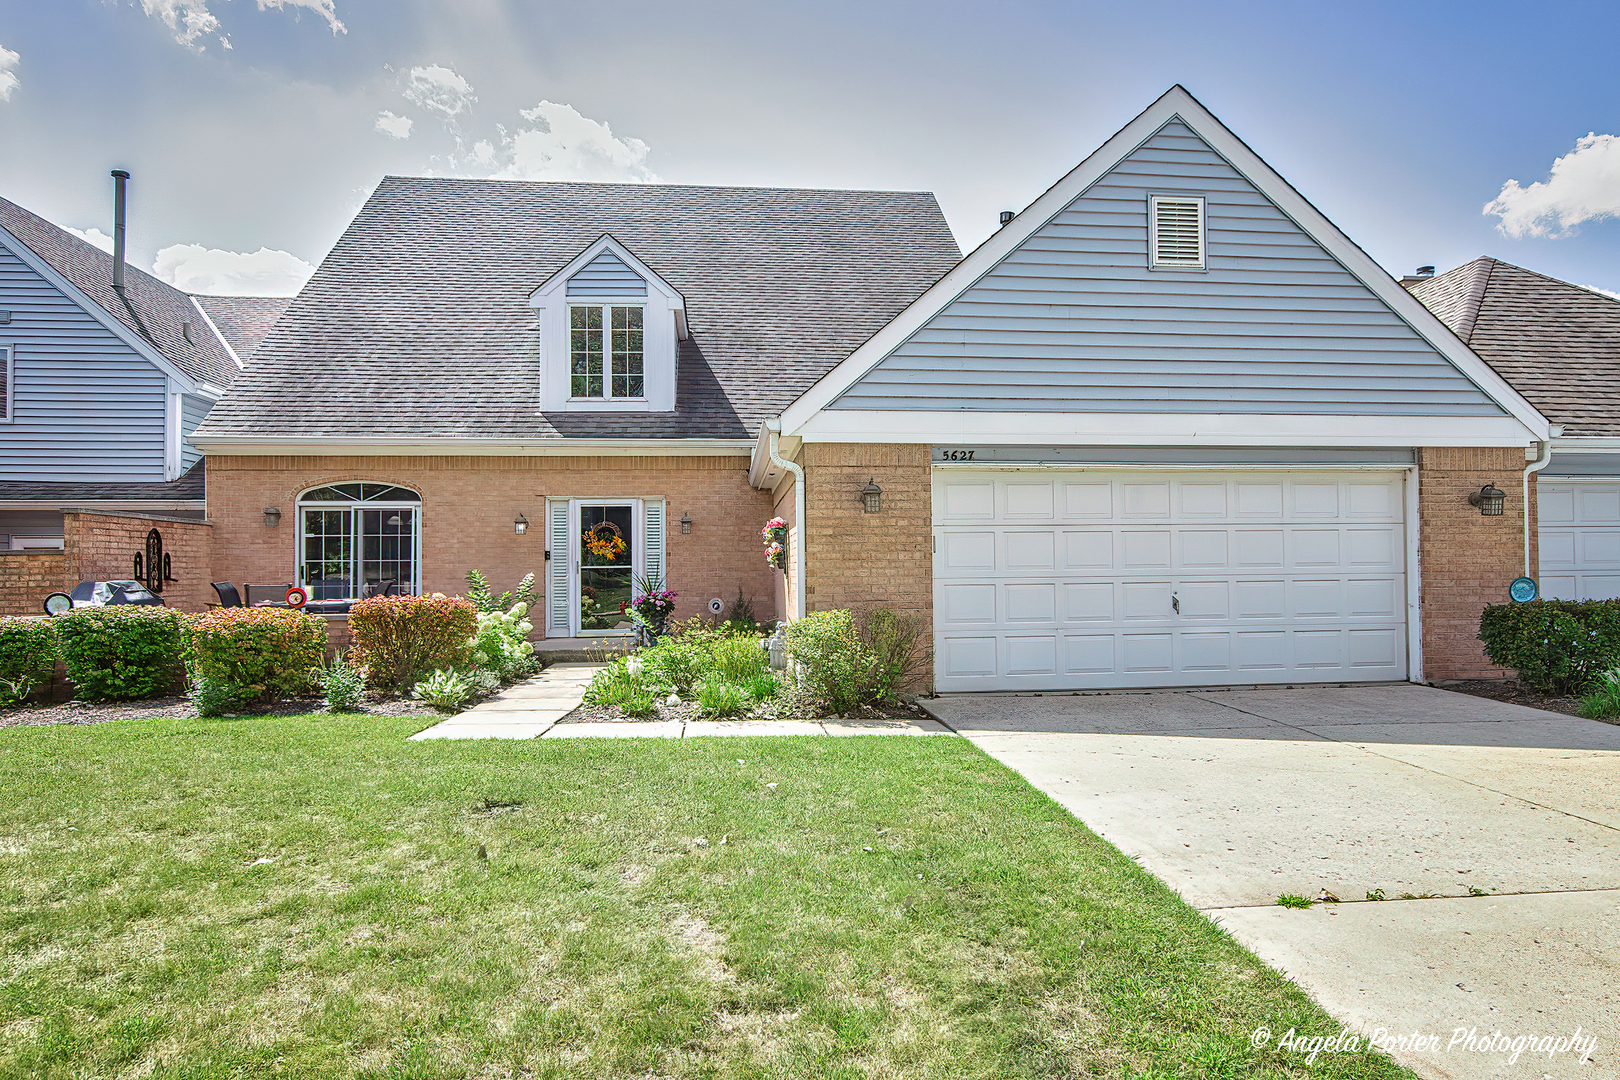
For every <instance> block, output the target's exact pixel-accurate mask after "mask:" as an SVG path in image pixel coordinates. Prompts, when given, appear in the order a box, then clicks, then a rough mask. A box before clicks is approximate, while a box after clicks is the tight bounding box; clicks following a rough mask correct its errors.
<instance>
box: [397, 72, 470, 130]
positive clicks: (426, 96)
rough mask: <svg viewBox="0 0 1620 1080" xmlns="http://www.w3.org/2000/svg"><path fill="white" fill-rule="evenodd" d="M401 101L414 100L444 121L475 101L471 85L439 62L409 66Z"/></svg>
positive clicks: (461, 111)
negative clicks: (424, 65)
mask: <svg viewBox="0 0 1620 1080" xmlns="http://www.w3.org/2000/svg"><path fill="white" fill-rule="evenodd" d="M407 77H408V78H409V79H410V82H409V84H407V85H406V87H405V100H407V101H410V102H414V103H415V104H417V105H420V106H422V108H424V109H427V110H429V111H430V112H436V113H438V114H439V115H440V116H442V117H444V118H445V119H446V120H452V119H454V118H455V117H456V116H457V115H459V114H460V113H463V112H465V111H466V110H467V109H468V108H469V107H470V106H471V105H472V104H473V103H474V102H476V101H477V100H478V97H477V95H476V94H474V93H473V88H472V84H471V83H469V82H468V81H467V80H466V79H463V78H462V77H461V76H460V75H457V74H456V73H455V72H454V71H452V70H451V69H450V68H447V67H445V66H444V65H442V64H429V65H428V66H427V67H413V68H411V70H410V71H409V72H408V73H407Z"/></svg>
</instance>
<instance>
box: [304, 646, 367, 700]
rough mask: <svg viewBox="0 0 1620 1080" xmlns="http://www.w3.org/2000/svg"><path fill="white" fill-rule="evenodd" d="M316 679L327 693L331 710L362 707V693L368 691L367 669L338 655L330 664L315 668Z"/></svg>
mask: <svg viewBox="0 0 1620 1080" xmlns="http://www.w3.org/2000/svg"><path fill="white" fill-rule="evenodd" d="M315 681H316V683H318V684H319V685H320V688H321V690H322V692H323V693H324V694H325V695H326V708H327V710H328V711H330V712H354V711H356V710H357V709H359V708H360V695H361V694H363V693H365V691H366V669H365V668H363V667H361V666H360V665H359V664H355V663H353V662H351V661H350V660H349V659H348V658H347V657H343V656H338V657H334V658H333V659H332V662H331V663H330V664H327V665H325V666H323V667H320V668H317V669H315Z"/></svg>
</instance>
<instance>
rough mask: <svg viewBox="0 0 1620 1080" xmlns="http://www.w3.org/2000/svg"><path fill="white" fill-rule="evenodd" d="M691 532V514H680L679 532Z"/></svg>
mask: <svg viewBox="0 0 1620 1080" xmlns="http://www.w3.org/2000/svg"><path fill="white" fill-rule="evenodd" d="M691 531H692V515H691V514H682V515H681V532H683V533H689V532H691Z"/></svg>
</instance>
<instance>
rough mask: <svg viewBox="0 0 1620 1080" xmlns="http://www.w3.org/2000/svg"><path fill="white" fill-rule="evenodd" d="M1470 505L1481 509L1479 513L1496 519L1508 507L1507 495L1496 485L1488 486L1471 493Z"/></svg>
mask: <svg viewBox="0 0 1620 1080" xmlns="http://www.w3.org/2000/svg"><path fill="white" fill-rule="evenodd" d="M1468 505H1469V506H1477V507H1479V512H1480V513H1481V514H1483V515H1485V516H1486V517H1496V516H1498V515H1499V514H1501V513H1502V507H1504V506H1506V505H1507V493H1506V492H1504V491H1503V490H1502V489H1501V488H1499V487H1497V486H1496V485H1495V484H1486V485H1485V486H1484V487H1482V488H1480V489H1479V490H1478V491H1473V492H1469V494H1468Z"/></svg>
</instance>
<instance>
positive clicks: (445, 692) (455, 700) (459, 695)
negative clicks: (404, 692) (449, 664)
mask: <svg viewBox="0 0 1620 1080" xmlns="http://www.w3.org/2000/svg"><path fill="white" fill-rule="evenodd" d="M471 694H472V686H471V685H470V684H469V683H468V681H467V677H466V676H465V675H463V674H461V672H459V671H454V670H450V669H447V668H441V669H440V670H438V671H435V672H434V673H433V674H431V675H429V676H428V677H427V678H425V679H423V680H422V681H421V682H419V683H417V684H416V689H414V690H412V691H411V696H412V697H413V698H416V699H417V700H418V701H425V702H427V703H428V704H429V705H432V706H433V707H434V708H435V709H439V710H441V711H443V712H455V711H456V710H457V709H459V708H461V703H462V702H464V701H466V700H467V698H468V697H469V696H471Z"/></svg>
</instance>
